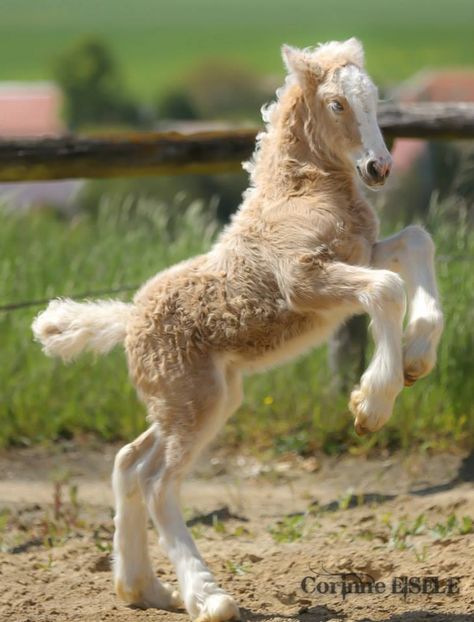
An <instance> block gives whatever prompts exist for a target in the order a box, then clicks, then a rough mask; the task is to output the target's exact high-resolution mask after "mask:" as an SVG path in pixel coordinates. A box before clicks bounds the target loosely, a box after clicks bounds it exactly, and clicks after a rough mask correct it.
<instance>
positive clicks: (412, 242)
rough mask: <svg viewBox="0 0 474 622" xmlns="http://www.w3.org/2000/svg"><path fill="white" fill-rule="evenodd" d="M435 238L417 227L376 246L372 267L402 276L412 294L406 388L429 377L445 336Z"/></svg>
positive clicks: (405, 359)
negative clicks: (437, 284) (437, 281)
mask: <svg viewBox="0 0 474 622" xmlns="http://www.w3.org/2000/svg"><path fill="white" fill-rule="evenodd" d="M434 254H435V246H434V243H433V240H432V239H431V236H430V235H429V234H428V233H427V232H426V231H425V230H424V229H423V228H422V227H419V226H417V225H413V226H410V227H407V228H406V229H403V230H402V231H400V232H399V233H396V234H395V235H392V236H391V237H389V238H386V239H385V240H381V241H379V242H377V243H376V244H375V245H374V248H373V254H372V265H373V266H374V267H375V268H386V269H389V270H392V271H394V272H398V274H400V276H401V277H402V278H403V280H404V282H405V285H406V288H407V294H408V305H409V311H408V322H407V326H406V329H405V332H404V339H403V340H404V346H403V373H404V379H405V386H411V385H412V384H413V383H414V382H416V380H418V379H419V378H422V377H423V376H426V375H427V374H429V372H430V371H431V370H432V369H433V367H434V366H435V363H436V350H437V347H438V343H439V340H440V337H441V333H442V332H443V313H442V310H441V304H440V300H439V294H438V288H437V286H436V276H435V268H434Z"/></svg>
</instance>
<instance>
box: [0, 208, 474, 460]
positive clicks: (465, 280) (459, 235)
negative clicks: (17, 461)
mask: <svg viewBox="0 0 474 622" xmlns="http://www.w3.org/2000/svg"><path fill="white" fill-rule="evenodd" d="M448 209H449V210H450V213H449V214H448V215H446V211H447V210H448ZM170 213H174V214H175V215H174V216H173V219H172V220H170V217H169V214H170ZM453 213H454V216H453V215H452V214H453ZM176 214H177V215H176ZM428 226H429V228H430V230H431V231H432V232H433V233H434V235H435V239H436V242H437V246H438V255H439V259H438V262H437V264H438V275H439V284H440V289H441V292H442V296H443V301H444V308H445V312H446V331H445V334H444V336H443V340H442V343H441V348H440V354H439V363H438V366H437V368H436V370H435V371H434V372H433V374H432V375H431V376H430V377H429V378H428V379H425V380H422V381H420V382H419V383H417V384H416V385H415V386H414V387H413V388H410V389H407V390H405V391H404V392H403V394H402V395H401V397H400V398H399V400H398V402H397V406H396V409H395V413H394V416H393V418H392V419H391V421H390V422H389V423H388V425H387V426H386V427H385V428H384V429H383V430H382V431H381V432H379V433H378V434H375V435H373V436H371V437H369V438H368V439H362V440H360V439H358V438H357V437H355V435H354V433H353V431H352V420H351V418H350V416H349V415H348V412H347V407H346V401H347V396H344V397H337V396H336V397H335V396H334V395H333V394H332V393H331V391H330V389H329V387H330V385H331V377H330V372H329V371H328V368H327V365H326V351H325V348H321V349H319V350H317V351H315V352H314V353H312V354H310V355H309V356H306V357H305V358H303V359H300V360H298V361H296V362H294V363H292V364H289V365H286V366H284V367H282V368H280V369H277V370H274V371H273V372H270V373H267V374H265V375H260V376H254V377H252V378H249V379H248V380H247V382H246V400H245V403H244V405H243V406H242V408H241V410H240V411H239V413H237V415H235V416H234V417H233V418H232V420H231V421H230V422H229V423H228V425H227V427H226V429H225V431H224V434H223V435H222V436H221V437H220V442H221V443H224V444H226V445H228V446H238V445H240V444H241V443H243V442H244V441H245V444H246V446H247V447H255V448H256V449H258V450H259V451H261V450H262V449H269V450H272V451H277V452H285V451H289V450H296V451H298V452H300V453H307V452H311V451H313V450H315V449H317V448H321V449H323V450H324V451H327V452H336V451H340V450H342V449H347V448H349V449H351V450H352V451H367V450H369V449H370V448H371V447H373V446H377V447H400V446H401V447H409V446H411V445H419V446H423V447H434V448H445V447H448V446H450V445H452V444H456V445H471V446H472V444H473V442H472V441H473V438H474V422H473V419H474V417H473V414H474V413H473V410H474V406H473V404H474V383H473V381H472V378H473V377H474V355H473V351H474V340H473V335H474V328H473V327H474V313H473V300H472V298H473V295H472V292H473V291H474V273H473V270H472V267H471V266H472V257H473V256H474V233H473V232H472V230H470V229H469V227H468V225H467V223H466V219H465V216H464V214H463V211H462V209H454V210H453V209H452V206H449V205H444V206H443V205H441V206H440V205H436V204H433V207H432V210H431V214H430V220H429V223H428ZM216 232H217V225H216V223H215V221H214V220H213V219H212V217H211V216H209V211H205V210H203V209H202V208H201V206H200V205H199V204H197V203H194V204H192V205H191V206H189V207H188V208H187V209H185V210H179V209H174V210H173V209H170V208H168V207H166V206H163V205H160V204H157V203H156V202H153V201H151V200H150V201H146V200H140V201H138V202H137V201H134V200H132V199H130V198H127V197H126V198H125V199H121V200H120V201H118V200H112V199H110V198H109V199H106V200H104V201H103V202H102V205H101V206H100V209H99V213H98V216H97V218H94V217H92V216H88V215H82V216H78V217H75V218H74V219H73V220H72V221H70V220H64V219H61V218H59V217H58V216H57V215H55V214H54V213H49V212H41V213H35V214H29V215H28V216H23V215H18V214H13V213H1V214H0V249H1V253H0V304H2V303H4V302H11V301H21V300H28V299H35V298H42V297H54V296H65V295H70V294H74V293H75V292H84V291H90V290H94V289H102V288H108V287H111V288H113V287H119V286H121V285H123V284H127V285H128V284H132V285H133V284H140V283H141V282H143V281H144V280H145V279H146V278H148V277H149V276H151V275H152V274H154V273H155V272H156V271H158V270H160V269H161V268H164V267H165V266H168V265H170V264H173V263H175V262H176V261H179V260H180V259H183V258H185V257H189V256H191V255H193V254H196V253H199V252H202V251H204V250H206V249H207V248H208V247H209V246H210V244H211V243H212V239H213V238H214V236H215V234H216ZM468 257H471V262H469V260H468V259H467V258H468ZM123 299H127V295H124V296H123ZM37 310H38V309H24V310H18V311H14V312H11V313H0V344H1V346H0V347H1V350H0V358H1V364H0V387H1V394H0V444H2V445H7V444H11V443H27V442H28V443H29V442H37V441H42V440H50V439H55V438H58V437H69V436H72V435H81V434H84V433H94V434H95V435H98V436H99V437H100V438H104V439H117V438H124V439H125V438H127V439H128V438H131V437H133V436H134V435H136V434H137V433H138V432H139V431H141V430H142V429H143V428H144V426H145V416H144V415H145V413H144V409H143V407H142V405H141V404H140V403H139V402H138V400H137V399H136V397H135V393H134V390H133V388H132V387H131V384H130V382H129V380H128V378H127V372H126V366H125V360H124V355H123V352H122V351H121V350H120V349H118V350H117V351H115V352H113V353H112V354H110V355H109V356H107V357H104V358H102V359H99V360H94V359H93V358H92V357H85V358H83V359H80V360H79V361H77V362H76V363H74V364H71V365H69V366H64V365H62V364H61V363H59V362H57V361H54V360H51V359H47V358H46V357H44V355H43V354H42V353H41V351H40V348H39V346H38V345H37V344H34V343H33V341H32V336H31V330H30V324H31V321H32V319H33V317H34V315H35V313H36V312H37Z"/></svg>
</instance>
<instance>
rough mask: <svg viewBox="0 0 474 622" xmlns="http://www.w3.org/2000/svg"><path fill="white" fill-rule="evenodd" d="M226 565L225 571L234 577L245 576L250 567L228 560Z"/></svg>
mask: <svg viewBox="0 0 474 622" xmlns="http://www.w3.org/2000/svg"><path fill="white" fill-rule="evenodd" d="M226 565H227V570H228V571H229V572H231V573H232V574H235V575H244V574H247V572H250V566H249V565H248V564H240V563H238V562H233V561H231V560H230V559H229V560H227V563H226Z"/></svg>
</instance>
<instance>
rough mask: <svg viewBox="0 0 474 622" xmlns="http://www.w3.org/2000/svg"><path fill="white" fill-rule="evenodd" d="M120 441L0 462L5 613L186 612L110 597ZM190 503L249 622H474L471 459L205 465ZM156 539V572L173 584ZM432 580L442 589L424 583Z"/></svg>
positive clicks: (146, 615) (199, 534)
mask: <svg viewBox="0 0 474 622" xmlns="http://www.w3.org/2000/svg"><path fill="white" fill-rule="evenodd" d="M115 449H116V448H113V447H109V446H107V447H97V448H96V449H91V448H89V449H81V450H79V449H78V448H77V447H76V446H74V445H61V446H60V447H55V448H51V449H50V450H49V451H47V452H46V451H44V450H39V449H28V450H19V451H16V452H12V451H10V452H7V453H4V454H3V455H0V539H1V551H2V552H1V553H0V620H1V621H2V622H3V621H4V620H5V621H7V620H8V621H9V622H50V621H51V622H61V621H65V622H72V621H74V622H78V621H82V620H84V621H86V620H87V621H100V620H104V621H116V622H132V621H133V622H142V621H148V620H160V621H162V622H185V621H186V620H187V619H188V617H187V614H186V613H185V612H183V611H181V612H165V611H159V610H156V609H148V610H138V609H132V608H129V607H127V606H125V605H124V604H122V603H121V602H119V601H118V600H117V599H116V597H115V595H114V593H113V587H112V580H111V572H110V555H109V552H110V547H111V538H112V520H111V516H112V496H111V490H110V485H109V476H110V469H111V465H112V460H113V453H114V451H115ZM55 482H57V483H56V484H55ZM183 507H184V509H185V514H186V516H187V518H188V519H189V523H188V524H189V525H190V529H191V530H192V532H193V534H194V536H195V537H196V539H197V543H198V546H199V548H200V550H201V552H202V554H203V556H204V557H205V559H206V560H207V562H208V563H209V565H210V567H211V569H212V570H213V572H214V573H215V575H216V577H217V579H218V581H219V582H220V584H221V585H222V586H223V587H224V588H225V589H226V590H228V591H229V592H230V593H231V594H232V595H233V596H234V597H235V598H236V600H237V601H238V602H239V604H240V606H241V613H242V618H243V619H244V620H249V621H259V622H270V621H275V622H284V621H285V622H289V621H292V620H295V621H296V620H298V621H299V622H330V621H332V622H336V621H344V622H350V621H356V620H357V621H362V620H364V621H375V620H377V621H378V620H384V621H387V622H389V621H390V622H415V621H423V620H430V621H435V622H441V621H446V622H447V621H449V622H464V621H467V620H469V621H474V533H473V532H472V524H471V522H470V519H474V456H470V457H464V458H463V457H462V456H453V455H441V456H440V455H438V456H434V457H429V456H426V455H425V456H422V455H410V456H401V455H398V456H390V457H386V458H383V459H382V458H380V459H371V460H368V459H365V458H357V457H345V458H341V459H337V458H325V459H321V460H318V459H314V458H311V459H307V460H297V459H295V458H291V457H287V458H286V459H282V460H281V461H279V462H277V463H273V464H271V465H262V464H260V463H259V462H258V461H256V460H253V459H248V458H243V457H233V458H227V459H221V458H219V457H214V458H213V459H212V460H211V459H209V458H207V459H204V460H203V461H202V462H201V464H200V465H199V466H198V469H197V471H196V474H195V475H194V477H193V478H192V479H190V480H188V481H187V482H186V484H185V487H184V491H183ZM213 515H214V518H212V516H213ZM149 535H150V542H151V550H152V557H153V560H154V563H155V567H156V571H157V573H158V574H159V575H160V576H161V577H163V578H164V579H165V580H168V581H170V582H175V577H174V575H173V572H172V568H171V566H170V564H169V562H168V561H167V560H166V559H165V558H164V556H163V555H162V554H161V552H160V549H159V547H158V544H157V538H156V537H155V534H154V533H152V530H151V529H150V534H149ZM305 577H308V578H307V579H306V580H305ZM402 577H411V578H419V579H418V580H417V581H413V582H412V592H416V591H417V590H418V593H404V591H405V592H406V590H404V589H403V586H404V580H403V579H402ZM428 577H437V578H438V579H437V581H438V582H437V583H436V580H434V579H431V580H429V579H427V578H428ZM423 578H425V592H430V593H419V589H418V588H417V587H416V586H417V585H418V586H419V585H422V583H421V581H422V579H423ZM304 580H305V581H304ZM302 582H304V586H305V588H306V590H304V589H303V587H302ZM361 582H362V583H361ZM376 586H378V587H376ZM343 589H344V590H345V591H346V592H348V591H350V593H346V594H345V595H343V594H342V590H343ZM376 589H377V590H379V593H375V590H376ZM325 590H327V591H328V592H329V593H324V592H325ZM332 590H333V591H334V592H335V593H330V592H331V591H332ZM355 590H359V592H360V591H363V592H364V593H354V591H355ZM450 592H451V593H450Z"/></svg>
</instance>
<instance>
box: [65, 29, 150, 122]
mask: <svg viewBox="0 0 474 622" xmlns="http://www.w3.org/2000/svg"><path fill="white" fill-rule="evenodd" d="M54 75H55V79H56V81H57V82H58V84H59V86H60V87H61V88H62V90H63V92H64V97H65V116H66V120H67V123H68V125H69V127H70V128H71V129H77V128H79V127H81V126H84V125H104V124H108V125H110V124H123V123H125V124H128V125H135V124H137V123H139V122H140V111H139V109H138V108H137V106H136V105H135V104H134V103H133V102H132V100H131V99H130V97H129V95H128V94H127V92H126V89H125V87H124V83H123V80H122V76H121V74H120V71H119V68H118V65H117V62H116V60H115V59H114V57H113V56H112V54H111V52H110V50H109V49H108V48H107V46H106V45H105V44H104V43H103V42H102V41H101V40H100V39H96V38H87V39H84V40H81V41H78V42H77V43H75V44H74V45H73V46H72V47H71V48H69V49H68V50H66V51H65V52H63V54H62V55H61V56H60V57H59V58H58V59H57V61H56V63H55V67H54Z"/></svg>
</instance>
